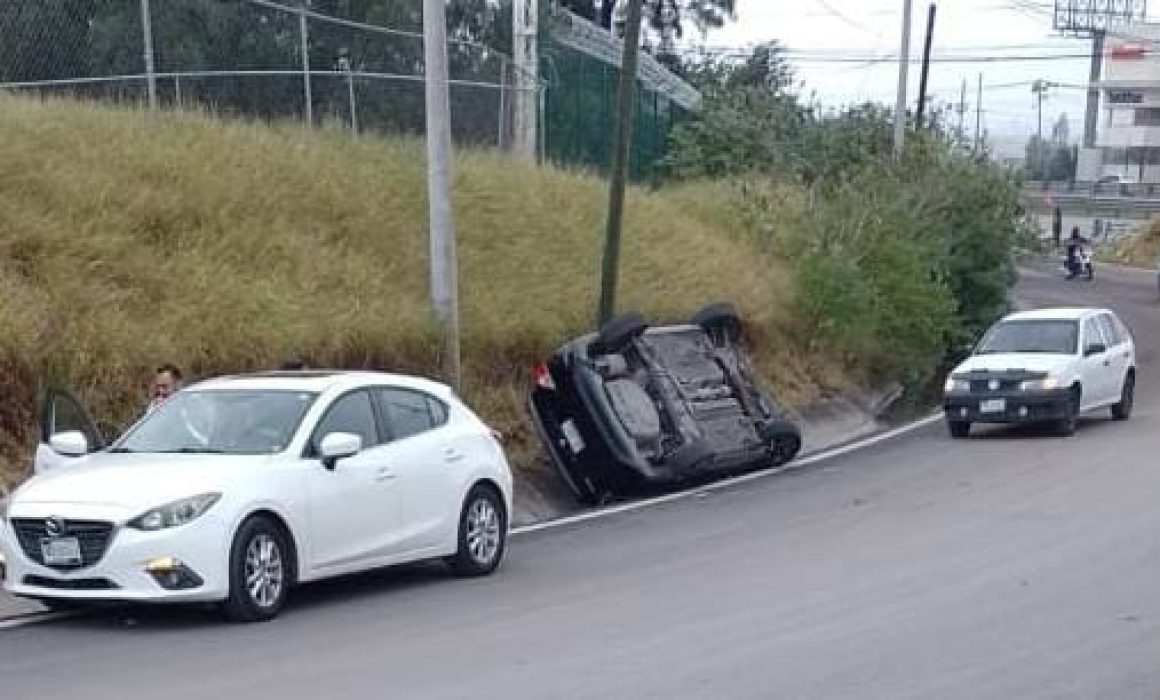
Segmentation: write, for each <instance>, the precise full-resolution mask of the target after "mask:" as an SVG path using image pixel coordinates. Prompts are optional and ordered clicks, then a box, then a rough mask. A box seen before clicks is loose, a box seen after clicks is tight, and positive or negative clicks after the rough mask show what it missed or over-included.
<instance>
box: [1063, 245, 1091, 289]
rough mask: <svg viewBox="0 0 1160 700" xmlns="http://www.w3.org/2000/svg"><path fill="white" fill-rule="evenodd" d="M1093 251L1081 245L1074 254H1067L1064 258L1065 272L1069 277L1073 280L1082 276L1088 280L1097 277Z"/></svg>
mask: <svg viewBox="0 0 1160 700" xmlns="http://www.w3.org/2000/svg"><path fill="white" fill-rule="evenodd" d="M1092 257H1093V256H1092V251H1091V248H1089V247H1087V246H1080V247H1079V249H1078V250H1076V252H1075V255H1074V256H1068V255H1065V256H1064V258H1063V272H1064V274H1065V276H1066V278H1067V279H1069V280H1073V279H1075V278H1076V277H1080V276H1082V277H1083V278H1084V279H1085V280H1087V281H1089V282H1090V281H1092V279H1094V278H1095V265H1094V264H1092Z"/></svg>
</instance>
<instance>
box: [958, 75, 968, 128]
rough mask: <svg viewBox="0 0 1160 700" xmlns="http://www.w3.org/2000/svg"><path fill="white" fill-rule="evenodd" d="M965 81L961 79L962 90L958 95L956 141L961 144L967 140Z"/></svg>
mask: <svg viewBox="0 0 1160 700" xmlns="http://www.w3.org/2000/svg"><path fill="white" fill-rule="evenodd" d="M966 122H967V79H966V78H963V89H962V92H960V93H959V129H958V139H959V143H960V144H961V143H962V142H963V141H965V140H966V139H967V123H966Z"/></svg>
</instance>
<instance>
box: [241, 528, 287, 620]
mask: <svg viewBox="0 0 1160 700" xmlns="http://www.w3.org/2000/svg"><path fill="white" fill-rule="evenodd" d="M283 579H284V567H283V565H282V552H281V551H280V550H279V549H278V543H277V542H275V541H274V538H273V537H271V536H270V535H268V534H267V533H264V532H263V533H261V534H259V535H257V536H256V537H254V538H253V539H251V540H250V545H249V546H248V547H246V590H247V591H248V592H249V594H250V599H251V600H253V601H254V604H255V605H257V606H258V607H260V608H269V607H272V606H274V605H275V604H276V603H277V602H278V598H279V596H281V595H282V585H283Z"/></svg>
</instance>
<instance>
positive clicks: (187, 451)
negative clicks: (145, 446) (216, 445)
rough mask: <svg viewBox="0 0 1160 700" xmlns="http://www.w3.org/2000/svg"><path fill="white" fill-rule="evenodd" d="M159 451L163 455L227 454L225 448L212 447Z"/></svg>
mask: <svg viewBox="0 0 1160 700" xmlns="http://www.w3.org/2000/svg"><path fill="white" fill-rule="evenodd" d="M157 453H158V454H163V455H174V454H180V455H220V454H225V450H215V449H213V448H212V447H179V448H177V449H176V450H158V451H157Z"/></svg>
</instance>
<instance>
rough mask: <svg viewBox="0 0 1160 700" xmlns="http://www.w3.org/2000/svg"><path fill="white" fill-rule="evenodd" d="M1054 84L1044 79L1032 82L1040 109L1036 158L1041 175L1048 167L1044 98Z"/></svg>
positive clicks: (1043, 174) (1044, 173) (1041, 175)
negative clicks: (1044, 134) (1044, 132)
mask: <svg viewBox="0 0 1160 700" xmlns="http://www.w3.org/2000/svg"><path fill="white" fill-rule="evenodd" d="M1053 85H1054V83H1050V82H1048V81H1046V80H1042V79H1040V80H1036V81H1035V82H1034V83H1032V84H1031V92H1033V93H1035V101H1036V105H1037V108H1038V111H1039V127H1038V131H1037V132H1036V133H1037V136H1036V143H1035V159H1036V160H1037V161H1039V163H1038V166H1039V176H1040V177H1044V176H1045V175H1046V169H1047V168H1046V163H1044V154H1045V152H1046V151H1047V149H1046V148H1044V147H1043V99H1044V98H1045V97H1046V96H1047V91H1048V90H1050V89H1051V87H1052V86H1053Z"/></svg>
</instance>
